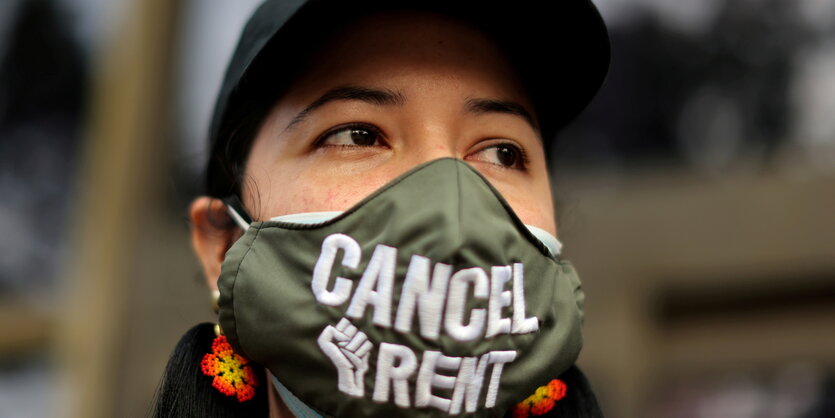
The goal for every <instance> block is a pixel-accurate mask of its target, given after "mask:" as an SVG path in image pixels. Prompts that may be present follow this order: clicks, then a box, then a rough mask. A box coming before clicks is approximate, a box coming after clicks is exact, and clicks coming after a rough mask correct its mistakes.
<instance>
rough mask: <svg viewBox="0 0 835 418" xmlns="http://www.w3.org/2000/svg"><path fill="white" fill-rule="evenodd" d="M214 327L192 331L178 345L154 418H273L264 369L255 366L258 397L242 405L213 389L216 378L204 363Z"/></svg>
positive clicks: (204, 324)
mask: <svg viewBox="0 0 835 418" xmlns="http://www.w3.org/2000/svg"><path fill="white" fill-rule="evenodd" d="M214 338H215V332H214V326H213V325H212V324H210V323H203V324H199V325H196V326H194V327H193V328H192V329H190V330H188V332H186V334H185V335H183V337H182V338H181V339H180V342H179V343H177V346H176V347H175V348H174V352H173V353H172V354H171V358H170V359H169V360H168V365H167V366H166V367H165V373H164V374H163V377H162V380H161V381H160V384H159V387H158V388H157V393H156V401H155V402H154V405H153V407H152V411H151V412H152V413H153V417H154V418H190V417H206V418H231V417H241V416H245V417H259V416H260V417H266V416H268V415H269V404H268V401H267V391H266V387H267V380H266V373H265V372H264V369H263V368H262V367H260V366H258V365H253V371H255V373H256V377H257V379H258V382H259V385H258V387H257V388H256V393H255V396H254V397H253V398H252V399H250V400H248V401H244V402H238V400H237V398H236V397H234V396H226V395H224V394H222V393H220V392H219V391H218V390H217V389H215V388H214V387H213V386H212V378H211V377H209V376H206V375H204V374H203V370H202V369H201V367H200V362H201V360H203V356H204V355H206V354H207V353H210V352H211V351H212V347H211V346H212V341H213V340H214Z"/></svg>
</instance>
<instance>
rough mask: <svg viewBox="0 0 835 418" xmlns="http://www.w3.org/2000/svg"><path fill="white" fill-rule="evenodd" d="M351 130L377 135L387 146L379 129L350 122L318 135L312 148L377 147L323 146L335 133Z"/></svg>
mask: <svg viewBox="0 0 835 418" xmlns="http://www.w3.org/2000/svg"><path fill="white" fill-rule="evenodd" d="M352 129H362V130H366V131H369V132H371V133H373V134H375V135H377V136H378V137H379V138H380V141H381V142H383V143H384V145H385V146H388V144H385V139H386V136H385V135H383V132H382V131H381V130H380V129H379V128H377V127H376V126H374V125H370V124H367V123H361V122H351V123H346V124H342V125H337V126H334V127H332V128H330V129H328V130H327V131H325V132H324V133H322V134H321V135H319V137H318V138H316V140H315V141H314V142H313V146H314V147H315V148H328V147H332V148H355V147H374V146H377V145H358V144H357V145H347V144H340V145H333V144H325V143H324V142H325V140H326V139H328V137H330V136H331V135H333V134H335V133H337V132H341V131H345V130H352Z"/></svg>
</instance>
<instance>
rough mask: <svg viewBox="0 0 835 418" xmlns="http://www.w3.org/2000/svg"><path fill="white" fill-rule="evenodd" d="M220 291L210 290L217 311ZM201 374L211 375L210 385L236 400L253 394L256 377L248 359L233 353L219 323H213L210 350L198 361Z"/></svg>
mask: <svg viewBox="0 0 835 418" xmlns="http://www.w3.org/2000/svg"><path fill="white" fill-rule="evenodd" d="M219 297H220V292H218V291H217V290H215V291H213V292H212V307H213V308H214V310H215V313H217V312H218V309H219V308H218V304H217V300H218V299H219ZM200 368H201V369H202V371H203V374H204V375H206V376H209V377H213V378H214V379H213V380H212V386H213V387H214V388H215V389H217V390H218V391H219V392H220V393H222V394H224V395H226V396H236V397H237V399H238V402H244V401H248V400H250V399H252V397H253V396H255V388H256V387H257V386H258V379H257V378H256V377H255V373H254V372H253V370H252V366H250V365H249V360H248V359H247V358H246V357H243V356H241V355H240V354H237V353H235V351H234V350H233V349H232V345H231V344H229V342H228V341H226V336H225V335H223V329H222V328H221V327H220V324H215V339H214V340H213V341H212V352H211V353H207V354H206V355H205V356H203V360H202V361H200Z"/></svg>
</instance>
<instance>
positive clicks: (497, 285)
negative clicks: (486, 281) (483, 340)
mask: <svg viewBox="0 0 835 418" xmlns="http://www.w3.org/2000/svg"><path fill="white" fill-rule="evenodd" d="M510 274H511V268H510V266H493V268H492V269H491V271H490V302H489V305H488V306H487V332H486V333H485V335H484V336H485V337H487V338H490V337H495V336H496V335H499V334H509V333H510V318H503V317H502V310H503V309H504V308H505V307H507V306H510V301H511V293H510V291H509V290H504V288H505V285H506V284H507V282H508V281H510V277H511V276H510Z"/></svg>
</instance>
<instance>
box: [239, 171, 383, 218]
mask: <svg viewBox="0 0 835 418" xmlns="http://www.w3.org/2000/svg"><path fill="white" fill-rule="evenodd" d="M277 165H278V166H282V167H283V168H281V169H272V170H270V171H269V172H268V173H261V175H257V173H253V176H252V177H254V178H253V179H252V181H253V182H255V183H259V186H258V195H259V196H252V197H254V198H255V199H256V200H259V203H260V205H259V204H256V205H254V206H252V207H255V208H259V207H260V210H259V215H258V216H257V217H258V218H259V219H262V220H263V219H268V218H272V217H275V216H280V215H288V214H293V213H302V212H325V211H343V210H346V209H349V208H350V207H351V206H353V205H355V204H356V203H358V202H359V201H361V200H362V199H363V198H365V197H366V196H368V195H370V194H371V193H373V192H374V191H375V190H377V189H379V188H380V187H382V186H383V185H385V184H386V183H388V182H389V181H390V180H392V179H393V178H394V177H396V174H394V173H388V172H386V171H383V170H373V171H370V170H368V171H367V170H363V171H358V170H344V169H339V168H335V167H331V168H325V167H322V166H307V165H306V164H295V165H293V164H277ZM265 189H266V190H265ZM265 191H266V193H265ZM250 194H252V193H250Z"/></svg>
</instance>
